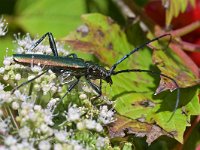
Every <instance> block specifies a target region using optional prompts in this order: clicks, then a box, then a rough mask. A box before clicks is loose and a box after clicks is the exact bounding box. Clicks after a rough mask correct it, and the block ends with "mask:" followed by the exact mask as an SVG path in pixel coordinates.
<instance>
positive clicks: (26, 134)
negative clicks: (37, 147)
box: [19, 126, 30, 139]
mask: <svg viewBox="0 0 200 150" xmlns="http://www.w3.org/2000/svg"><path fill="white" fill-rule="evenodd" d="M19 136H20V137H21V138H22V139H24V138H28V137H29V136H30V128H29V127H27V126H25V127H23V128H21V129H19Z"/></svg>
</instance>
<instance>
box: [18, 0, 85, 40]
mask: <svg viewBox="0 0 200 150" xmlns="http://www.w3.org/2000/svg"><path fill="white" fill-rule="evenodd" d="M83 12H85V7H84V1H80V0H73V1H59V2H58V1H54V0H43V1H40V0H36V1H27V0H20V1H18V3H17V6H16V13H17V18H16V21H17V23H18V24H19V25H20V27H21V28H22V29H24V30H25V31H26V32H29V33H31V34H33V35H36V34H40V35H43V34H44V33H45V32H52V33H54V35H55V36H56V37H57V36H59V37H61V36H64V35H66V34H67V33H69V31H71V30H74V29H75V28H76V27H77V26H78V25H79V24H80V19H79V17H80V15H81V14H82V13H83Z"/></svg>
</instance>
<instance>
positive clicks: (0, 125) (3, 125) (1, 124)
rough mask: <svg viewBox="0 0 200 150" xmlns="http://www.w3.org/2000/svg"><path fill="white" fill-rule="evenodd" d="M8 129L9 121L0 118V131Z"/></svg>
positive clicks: (3, 131)
mask: <svg viewBox="0 0 200 150" xmlns="http://www.w3.org/2000/svg"><path fill="white" fill-rule="evenodd" d="M7 130H8V123H7V122H6V120H0V133H5V132H6V131H7Z"/></svg>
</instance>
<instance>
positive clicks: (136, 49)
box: [110, 34, 172, 75]
mask: <svg viewBox="0 0 200 150" xmlns="http://www.w3.org/2000/svg"><path fill="white" fill-rule="evenodd" d="M166 36H170V40H169V42H170V41H171V39H172V36H171V34H164V35H161V36H159V37H156V38H154V39H152V40H150V41H147V42H146V43H144V44H142V45H140V46H139V47H136V48H135V49H133V50H132V51H131V52H130V53H128V54H126V55H125V56H124V57H122V58H121V59H120V60H118V61H117V62H116V63H115V64H114V65H113V66H112V67H111V69H110V75H111V74H113V73H112V72H113V71H114V70H115V68H116V67H117V65H119V64H120V63H121V62H122V61H124V60H125V59H127V58H128V57H129V56H130V55H132V54H133V53H135V52H137V51H138V50H140V49H142V48H144V47H145V46H147V45H148V44H150V43H152V42H154V41H157V40H159V39H161V38H163V37H166Z"/></svg>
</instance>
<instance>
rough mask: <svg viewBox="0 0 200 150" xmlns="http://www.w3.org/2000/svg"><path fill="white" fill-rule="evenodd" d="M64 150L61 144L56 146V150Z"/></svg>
mask: <svg viewBox="0 0 200 150" xmlns="http://www.w3.org/2000/svg"><path fill="white" fill-rule="evenodd" d="M62 149H63V147H62V145H61V144H59V143H56V144H54V150H62Z"/></svg>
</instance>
